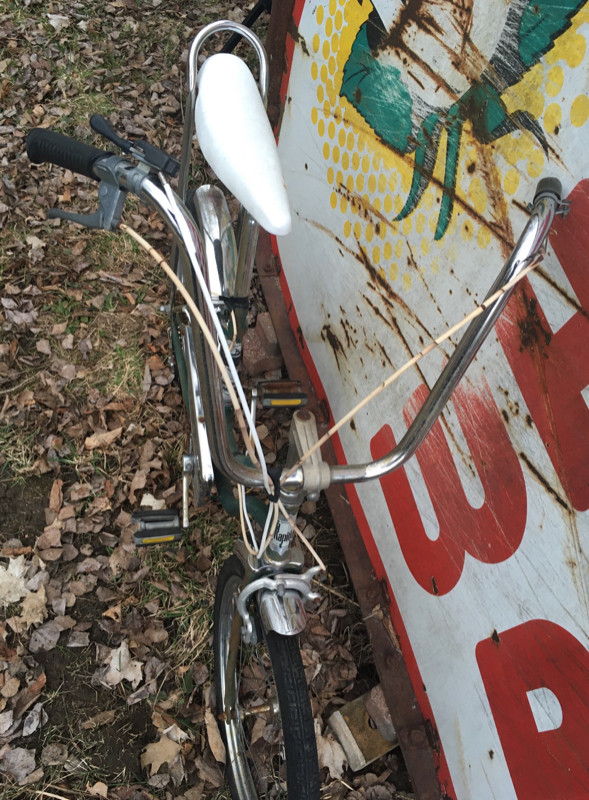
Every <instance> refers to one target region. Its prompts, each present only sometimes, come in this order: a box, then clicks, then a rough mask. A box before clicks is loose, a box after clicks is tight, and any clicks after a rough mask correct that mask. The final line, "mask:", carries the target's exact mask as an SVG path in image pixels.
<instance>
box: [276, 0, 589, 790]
mask: <svg viewBox="0 0 589 800" xmlns="http://www.w3.org/2000/svg"><path fill="white" fill-rule="evenodd" d="M588 38H589V3H584V2H581V1H580V0H579V1H577V2H574V1H573V0H560V2H558V3H556V2H554V1H553V0H550V1H549V0H535V2H534V0H531V1H530V2H528V1H527V0H513V1H512V2H508V0H462V1H461V2H456V0H453V1H452V2H451V1H450V0H378V2H377V0H373V2H370V0H312V2H311V1H310V0H307V2H304V0H298V1H297V2H295V6H294V13H293V20H292V24H291V27H290V34H289V37H288V40H287V51H288V71H287V73H286V74H285V76H284V82H283V113H282V120H281V125H280V132H279V147H280V151H281V156H282V161H283V165H284V169H285V178H286V182H287V188H288V192H289V196H290V198H291V202H292V207H293V212H294V228H293V232H292V234H291V235H290V236H288V237H286V238H284V239H280V240H279V241H278V244H277V247H278V252H279V256H280V261H281V264H282V268H283V273H282V276H283V288H284V291H285V293H287V295H288V297H289V298H290V299H291V300H292V308H291V323H292V326H293V329H294V330H295V331H297V334H298V337H299V341H300V344H301V350H302V353H303V356H304V358H305V359H306V362H307V365H308V367H309V369H310V371H311V373H312V374H313V375H314V376H315V382H316V388H317V390H318V391H319V392H320V393H322V395H323V396H325V398H326V400H327V402H328V404H329V408H330V409H331V413H332V415H333V418H334V419H338V418H339V417H340V416H342V415H343V414H344V413H346V412H347V411H348V410H349V409H350V408H352V407H353V406H354V405H355V404H356V403H357V402H358V400H359V399H361V398H362V397H363V396H364V394H365V393H366V392H367V391H368V390H370V389H371V388H373V387H375V386H376V385H378V384H379V383H380V382H381V381H382V380H383V378H384V377H385V376H386V375H387V374H388V373H390V372H391V371H393V370H394V369H396V368H398V367H399V366H401V365H402V364H403V363H404V361H405V360H407V359H408V358H409V357H410V356H411V355H413V354H415V353H416V352H418V351H419V350H421V349H422V347H423V346H424V344H427V343H429V342H430V341H431V340H432V339H433V338H435V337H437V336H439V335H440V334H441V333H443V332H444V331H445V330H446V329H447V328H449V327H450V326H451V325H453V324H454V323H455V322H457V321H458V320H459V319H460V318H461V317H462V316H464V315H466V314H467V313H469V312H470V311H472V310H473V308H474V306H475V304H476V303H477V302H480V301H481V300H482V299H483V297H484V295H485V293H486V291H487V290H488V288H489V287H490V285H491V284H492V282H493V279H494V277H495V275H496V274H497V272H498V271H499V268H500V266H501V264H502V262H503V260H504V259H505V257H506V256H507V255H508V253H509V252H510V249H511V247H512V246H513V244H514V242H515V240H516V239H517V236H518V235H519V232H520V231H521V230H522V229H523V227H524V225H525V222H526V219H527V204H528V203H529V202H530V201H531V199H532V198H533V195H534V188H535V185H536V182H537V180H538V179H539V178H540V177H541V176H544V175H551V176H555V177H558V178H559V179H560V180H561V181H562V184H563V187H564V190H565V192H564V193H565V195H568V196H569V199H570V200H571V209H570V212H569V214H568V216H566V218H559V219H557V221H556V223H555V225H554V228H553V231H552V233H551V236H550V246H549V251H548V254H547V256H546V258H545V260H544V263H543V265H542V266H541V268H540V269H538V270H537V271H536V272H534V273H532V274H531V275H530V276H529V277H528V278H526V279H524V281H523V282H522V283H521V284H520V285H519V286H518V288H517V289H516V291H515V294H514V296H513V297H512V299H511V300H510V302H509V304H508V306H507V309H506V311H505V312H504V314H503V316H502V318H501V320H500V322H499V323H498V324H497V326H496V328H495V331H494V335H492V336H491V337H490V340H489V341H488V342H487V343H486V344H485V345H484V347H483V348H482V350H481V352H480V354H479V356H478V357H477V359H476V361H475V363H474V364H473V366H472V367H471V368H470V370H469V371H468V373H467V376H466V377H465V379H464V380H463V381H462V383H461V384H460V387H459V389H458V391H457V392H456V394H455V396H454V399H453V400H452V402H451V403H450V404H449V406H448V407H447V409H446V411H445V412H444V414H443V418H442V419H441V421H440V422H439V423H437V424H436V425H435V427H434V429H433V431H432V432H431V434H430V435H429V436H428V438H427V440H426V442H425V443H424V444H423V445H422V447H421V448H420V449H419V451H418V452H417V455H416V457H415V458H413V459H412V461H411V463H410V464H409V465H408V466H407V467H406V468H405V469H403V470H401V471H399V472H397V473H395V474H393V475H391V476H389V477H386V478H384V479H383V480H381V481H380V482H378V483H376V484H363V485H361V486H358V487H357V488H356V489H353V488H351V489H350V490H349V499H350V503H351V506H352V508H353V511H354V514H355V516H356V519H357V521H358V523H359V525H360V528H361V530H362V535H363V538H364V540H365V543H366V546H367V548H368V550H369V552H370V554H371V559H372V561H373V565H374V568H375V570H376V573H377V575H378V576H379V577H382V578H384V579H385V580H386V581H387V582H388V587H389V595H390V601H391V608H390V611H391V616H392V619H393V622H394V626H395V630H396V633H397V636H398V638H399V642H400V645H401V649H402V651H403V655H404V658H405V661H406V663H407V666H408V669H409V672H410V675H411V679H412V683H413V686H414V689H415V693H416V697H417V699H418V702H419V704H420V707H421V709H422V712H423V714H424V716H425V717H426V718H427V719H428V720H430V721H431V724H432V725H433V726H434V729H435V731H436V733H437V736H438V740H439V756H438V774H439V777H440V784H441V786H442V788H443V791H445V792H446V793H447V795H448V796H449V797H452V798H458V799H459V800H469V799H470V798H476V800H491V798H494V799H495V800H515V798H517V799H518V800H532V798H533V800H555V798H562V799H563V800H564V799H565V798H566V800H572V798H589V651H588V645H589V562H588V553H589V512H588V509H589V138H588V133H589V97H588V90H589V53H588V52H587V51H588ZM451 349H452V345H451V344H450V345H448V346H447V347H443V348H441V349H440V350H438V351H436V352H434V353H433V354H431V355H430V356H428V357H427V358H426V359H424V360H423V361H421V362H420V363H419V365H418V366H417V367H416V368H415V369H413V371H412V372H411V373H407V375H406V376H404V377H403V379H402V380H401V381H399V382H398V383H396V384H394V385H393V386H392V387H391V388H390V389H389V390H387V391H386V392H385V393H383V394H381V395H380V396H379V397H378V398H377V399H376V400H375V401H374V402H373V403H372V404H371V405H370V406H369V407H367V408H366V409H364V410H363V411H361V412H359V413H358V414H357V415H356V416H355V417H354V419H353V420H352V422H351V423H350V424H349V425H348V426H346V427H345V428H344V429H342V430H341V431H340V434H339V437H338V440H337V442H336V447H337V450H338V457H339V458H340V459H341V461H342V462H343V461H347V462H348V463H361V462H365V461H367V460H368V459H369V458H370V457H371V456H372V457H379V456H381V455H383V454H384V453H386V452H388V451H389V450H390V449H392V447H393V446H394V444H395V442H397V441H399V439H400V438H401V437H402V435H403V433H404V431H405V430H406V429H407V426H408V424H409V423H410V421H411V420H412V418H413V417H414V416H415V414H416V412H417V411H418V409H419V408H420V406H421V404H422V403H423V401H424V399H425V397H426V396H427V393H428V391H429V389H428V387H430V386H432V385H433V382H434V381H435V379H436V378H437V376H438V374H439V372H440V370H441V368H442V367H443V364H444V363H445V361H446V360H447V358H448V355H449V354H450V352H451ZM381 677H382V676H381Z"/></svg>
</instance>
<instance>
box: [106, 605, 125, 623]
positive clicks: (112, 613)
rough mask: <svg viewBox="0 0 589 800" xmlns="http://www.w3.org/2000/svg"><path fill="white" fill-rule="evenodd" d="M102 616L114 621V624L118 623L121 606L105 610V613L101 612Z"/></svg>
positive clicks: (120, 616) (120, 615)
mask: <svg viewBox="0 0 589 800" xmlns="http://www.w3.org/2000/svg"><path fill="white" fill-rule="evenodd" d="M102 616H103V617H109V618H110V619H114V620H115V621H116V622H120V621H121V618H122V611H121V604H120V603H119V604H118V605H116V606H112V607H111V608H107V609H106V611H103V612H102Z"/></svg>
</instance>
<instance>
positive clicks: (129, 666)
mask: <svg viewBox="0 0 589 800" xmlns="http://www.w3.org/2000/svg"><path fill="white" fill-rule="evenodd" d="M142 669H143V664H142V663H141V662H140V661H134V660H133V659H132V658H131V654H130V653H129V645H128V644H127V642H126V641H123V642H121V644H120V646H119V647H118V648H117V649H116V650H111V651H110V653H109V655H108V657H107V666H106V669H101V670H98V672H97V673H95V678H96V680H97V682H98V683H100V684H102V685H103V686H106V687H108V688H110V687H112V686H117V685H118V684H119V683H121V682H122V681H124V680H126V681H129V683H130V684H131V686H132V687H133V688H134V689H136V688H137V686H138V685H139V683H140V682H141V679H142V677H143V676H142Z"/></svg>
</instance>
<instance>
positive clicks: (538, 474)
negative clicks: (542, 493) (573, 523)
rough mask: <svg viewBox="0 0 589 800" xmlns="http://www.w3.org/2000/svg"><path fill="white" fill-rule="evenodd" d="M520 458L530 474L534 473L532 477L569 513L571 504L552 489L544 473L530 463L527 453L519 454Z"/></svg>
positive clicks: (521, 452)
mask: <svg viewBox="0 0 589 800" xmlns="http://www.w3.org/2000/svg"><path fill="white" fill-rule="evenodd" d="M519 457H520V458H521V460H522V461H523V462H524V464H525V465H526V466H527V468H528V469H529V470H530V472H531V473H532V475H533V476H534V477H535V478H536V479H537V480H538V482H539V483H541V484H542V486H543V487H544V488H545V489H546V491H547V492H548V493H549V494H551V495H552V497H554V499H555V500H556V502H557V503H558V504H559V505H560V506H561V507H562V508H564V509H565V510H566V511H567V513H568V512H570V507H569V504H568V503H567V502H566V500H563V498H562V497H561V496H560V495H559V493H558V492H557V491H556V489H555V488H554V487H552V486H551V485H550V484H549V483H548V481H547V480H546V478H545V477H544V475H542V473H541V472H540V470H539V469H537V468H536V467H535V466H534V465H533V464H532V462H531V461H530V459H529V458H528V456H527V455H526V453H524V452H523V451H520V453H519Z"/></svg>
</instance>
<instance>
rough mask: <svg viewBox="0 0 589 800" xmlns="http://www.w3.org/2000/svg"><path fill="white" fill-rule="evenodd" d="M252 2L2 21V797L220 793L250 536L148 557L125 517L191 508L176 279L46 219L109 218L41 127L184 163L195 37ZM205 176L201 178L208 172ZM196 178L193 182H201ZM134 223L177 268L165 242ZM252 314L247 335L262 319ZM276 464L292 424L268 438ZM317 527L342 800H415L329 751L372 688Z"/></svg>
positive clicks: (343, 584) (330, 542) (39, 5)
mask: <svg viewBox="0 0 589 800" xmlns="http://www.w3.org/2000/svg"><path fill="white" fill-rule="evenodd" d="M245 8H246V6H245V5H244V4H243V3H242V4H240V5H237V6H236V5H234V4H233V3H224V2H220V3H214V2H207V1H206V0H205V2H200V3H191V4H185V3H181V2H169V3H163V2H161V0H112V2H107V3H105V4H95V3H90V2H85V1H84V0H82V1H81V2H73V1H71V2H70V1H69V0H68V2H37V1H36V0H24V2H16V0H14V2H8V3H6V4H5V5H4V6H3V9H4V10H3V11H0V29H1V30H2V31H3V33H4V37H3V41H2V43H1V44H0V99H1V101H2V102H1V103H0V137H1V138H0V163H1V165H2V175H3V177H2V181H1V183H0V224H1V232H0V240H1V246H0V520H1V529H0V547H1V552H0V608H1V609H2V614H1V617H2V619H1V620H0V783H1V784H2V797H3V798H6V800H10V798H33V797H39V796H47V797H58V798H59V797H65V798H70V797H76V798H77V797H82V796H88V797H91V796H94V797H104V798H106V797H108V798H111V800H115V798H116V800H131V799H132V800H145V799H146V798H151V797H154V798H170V800H171V799H172V798H185V800H198V798H201V797H203V798H213V797H219V798H220V797H226V796H227V794H226V789H225V788H224V780H223V764H222V760H221V755H220V754H219V751H218V746H217V737H216V735H215V731H216V726H215V721H214V708H213V699H212V688H211V686H212V680H213V676H212V671H211V667H212V663H211V662H212V658H211V652H210V634H211V621H212V620H211V617H212V613H211V606H212V599H213V593H214V584H215V575H216V574H217V573H218V570H219V568H220V565H221V563H222V561H223V560H224V558H225V557H226V556H227V555H228V554H229V553H230V552H231V549H232V543H233V541H234V538H235V535H236V528H235V524H234V523H233V522H232V521H231V520H228V519H227V518H226V516H225V515H224V513H223V512H222V511H221V510H220V509H219V507H218V506H217V505H216V504H215V502H214V499H213V500H212V501H211V502H210V503H208V504H207V505H205V506H204V507H202V508H201V509H200V510H199V512H198V515H197V516H196V517H195V519H194V524H193V525H192V527H191V531H190V533H189V535H187V537H186V539H185V541H184V542H183V543H182V545H181V546H180V547H178V548H176V549H174V550H171V549H170V550H162V549H158V550H152V549H150V550H147V551H137V549H136V548H135V547H134V545H133V543H132V531H133V526H132V524H131V512H132V510H133V509H134V508H136V507H137V506H138V505H139V504H140V503H141V504H143V505H148V506H149V505H152V506H153V505H154V504H155V505H157V504H163V505H165V506H167V507H177V506H178V504H179V501H180V497H181V485H180V483H181V482H180V477H181V476H180V464H181V455H182V451H183V436H184V432H185V431H184V418H183V412H182V405H181V398H180V395H179V392H178V389H177V387H176V384H175V381H174V375H173V370H172V369H171V367H170V366H169V365H168V361H167V355H168V331H167V322H166V318H165V315H163V314H162V313H161V310H160V308H161V306H162V305H163V304H165V302H166V300H167V287H166V283H165V280H164V279H163V277H162V275H161V274H160V273H159V272H158V271H157V270H156V269H155V268H154V267H153V266H152V264H151V263H150V262H149V261H148V259H147V257H146V256H144V255H143V254H142V253H140V252H138V251H137V249H136V247H135V245H134V244H132V243H131V242H130V241H129V240H127V239H125V238H124V237H123V236H122V235H111V234H106V233H103V232H90V231H88V230H86V229H82V228H76V227H74V226H72V225H70V224H67V223H62V222H59V221H56V220H53V221H51V220H47V219H46V217H45V214H46V211H47V209H49V208H51V207H53V206H57V205H58V206H60V207H62V208H64V209H68V210H74V211H77V212H81V211H89V210H92V209H93V207H94V205H95V187H94V185H93V184H92V183H91V182H90V181H87V180H85V179H79V178H78V177H76V176H74V175H72V174H71V173H68V172H66V171H64V170H60V169H55V168H50V167H32V166H31V165H30V164H29V162H28V160H27V158H26V156H25V153H24V138H25V136H26V133H27V131H28V130H29V129H30V128H32V127H35V126H43V127H47V128H54V129H56V130H59V131H62V132H64V133H68V134H70V135H73V136H76V137H78V138H82V139H84V140H86V141H92V142H93V143H95V144H98V143H97V142H96V140H95V139H93V138H92V137H91V136H90V135H89V132H88V122H87V121H88V118H89V116H90V115H91V114H92V113H94V112H99V113H102V114H104V115H105V116H107V117H108V119H109V120H110V122H111V123H112V124H113V126H114V127H115V128H116V130H117V131H118V132H119V134H121V135H123V136H140V137H144V138H147V139H149V140H150V141H152V142H153V143H154V144H157V145H158V146H160V147H164V148H166V149H168V151H169V152H171V153H173V154H176V155H177V154H178V151H179V143H180V138H181V127H182V109H181V97H182V87H183V80H184V63H185V59H186V54H187V49H188V46H189V43H190V40H191V38H192V37H193V36H194V34H195V32H196V31H197V29H198V28H199V27H200V26H201V25H202V24H204V23H206V22H208V21H210V20H212V19H215V18H219V17H230V18H234V19H241V18H242V17H243V14H244V10H245ZM201 171H202V173H203V175H204V168H201ZM196 177H199V176H198V175H197V176H196ZM128 206H129V207H128V208H127V211H126V221H127V222H128V223H129V224H131V225H132V226H133V227H135V228H136V229H138V230H139V231H140V232H141V233H142V234H143V235H145V236H146V237H147V238H148V239H149V240H150V241H151V242H152V243H153V244H154V245H155V246H157V247H161V248H162V249H163V250H164V251H165V250H166V248H167V241H166V235H165V233H164V232H163V230H162V227H161V224H160V222H159V221H158V220H157V219H156V218H155V217H154V216H153V215H150V214H148V213H147V212H146V211H145V210H144V209H142V208H140V207H139V205H138V204H135V205H134V204H133V203H129V204H128ZM261 308H262V301H261V299H260V298H259V297H258V296H254V298H253V304H252V313H251V321H252V323H253V322H254V320H255V316H256V313H257V312H258V311H259V310H261ZM263 424H264V426H265V427H264V437H265V439H264V444H265V446H266V447H267V448H268V449H269V451H270V452H272V451H274V452H276V451H278V450H280V449H281V447H282V446H283V445H284V419H282V418H280V417H279V418H271V419H268V420H264V421H263ZM305 511H306V514H305V515H304V519H303V521H302V524H303V525H305V526H306V527H305V533H306V535H307V536H308V538H309V539H311V540H313V542H314V544H315V546H316V547H317V548H318V549H319V551H320V553H321V554H322V556H323V558H324V559H326V560H327V561H328V562H329V563H330V564H331V565H332V569H331V572H330V576H329V578H328V580H327V582H326V586H325V590H324V599H323V601H322V602H321V604H320V605H319V607H318V608H317V609H316V610H315V611H314V613H313V614H312V615H311V621H310V624H309V627H308V630H307V632H306V634H305V639H304V642H303V659H304V663H305V667H306V671H307V677H308V680H309V683H310V687H311V693H312V697H313V707H314V712H315V715H316V718H317V720H318V734H319V745H320V750H321V758H322V764H324V766H323V769H322V776H323V779H324V790H323V796H324V797H326V798H327V797H346V796H347V797H349V798H350V800H352V798H353V799H354V800H356V799H357V798H364V797H366V798H374V800H385V799H386V798H392V797H401V796H410V795H403V794H402V793H400V794H397V793H396V790H400V791H401V792H402V791H403V790H408V789H409V786H408V783H407V778H406V776H405V775H404V771H403V768H402V764H401V762H400V757H398V756H397V755H396V754H394V753H393V754H391V755H389V756H388V757H386V758H385V759H381V760H380V761H379V762H377V764H376V765H375V766H372V767H369V768H368V769H367V770H365V772H364V773H363V774H360V775H359V776H354V775H352V774H351V773H350V772H349V771H345V764H343V763H342V758H341V754H340V753H339V752H338V750H337V747H336V746H335V743H334V742H333V740H332V739H330V738H329V736H328V734H327V733H326V728H325V723H326V720H327V718H328V716H329V714H330V713H331V711H333V710H334V709H336V708H337V707H339V706H340V705H341V704H342V703H344V702H346V701H348V700H350V699H352V698H354V697H357V696H358V695H360V694H362V692H364V691H366V690H367V689H368V688H370V687H371V686H372V685H373V684H374V683H375V682H376V676H375V673H374V670H373V667H372V664H371V660H370V651H369V647H368V645H367V642H366V638H365V633H364V628H363V625H362V622H361V620H360V618H359V614H358V609H357V605H356V603H355V601H354V598H353V595H352V593H351V590H350V588H349V584H348V579H347V575H346V571H345V567H344V566H343V565H342V564H341V562H340V559H339V551H338V548H337V538H336V536H335V534H334V533H333V530H332V526H331V523H330V521H329V517H328V515H327V513H326V511H325V509H324V508H323V507H319V509H317V508H316V507H315V506H314V505H313V504H307V506H306V508H305Z"/></svg>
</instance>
